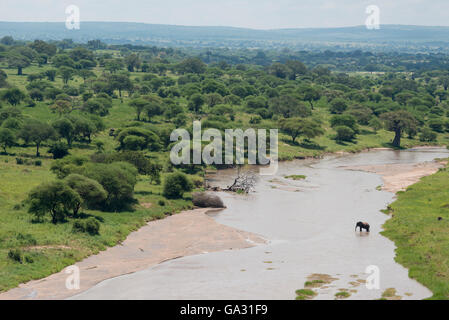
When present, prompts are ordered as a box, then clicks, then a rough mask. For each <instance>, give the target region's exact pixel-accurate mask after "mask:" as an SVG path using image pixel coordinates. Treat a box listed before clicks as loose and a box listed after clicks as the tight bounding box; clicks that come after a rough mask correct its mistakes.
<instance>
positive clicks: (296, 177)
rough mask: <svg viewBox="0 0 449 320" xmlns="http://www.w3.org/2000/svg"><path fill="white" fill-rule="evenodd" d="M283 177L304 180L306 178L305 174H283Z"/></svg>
mask: <svg viewBox="0 0 449 320" xmlns="http://www.w3.org/2000/svg"><path fill="white" fill-rule="evenodd" d="M284 178H285V179H292V180H304V179H305V178H306V176H305V175H302V174H292V175H290V176H285V177H284Z"/></svg>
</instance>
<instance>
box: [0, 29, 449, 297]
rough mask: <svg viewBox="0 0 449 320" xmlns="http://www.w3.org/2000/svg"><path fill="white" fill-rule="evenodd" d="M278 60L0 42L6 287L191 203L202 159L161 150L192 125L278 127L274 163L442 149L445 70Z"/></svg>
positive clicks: (1, 264)
mask: <svg viewBox="0 0 449 320" xmlns="http://www.w3.org/2000/svg"><path fill="white" fill-rule="evenodd" d="M262 53H263V52H262ZM262 53H261V52H254V55H259V54H262ZM236 54H237V53H236ZM270 56H271V55H270ZM281 56H283V55H282V53H279V55H278V56H277V57H273V58H271V61H270V63H266V59H267V58H266V57H265V58H264V59H263V61H264V63H263V64H245V63H241V61H240V62H239V60H238V61H236V62H235V63H232V62H227V61H208V60H207V59H204V58H203V59H201V58H198V57H196V56H195V53H194V51H192V52H189V51H187V52H186V51H183V52H180V51H179V50H175V49H172V48H156V47H145V46H131V45H106V44H103V43H101V42H99V41H93V42H92V41H89V42H88V43H87V44H75V43H73V42H70V41H67V40H65V41H55V42H44V41H40V40H36V41H33V42H22V41H16V40H14V39H12V38H11V37H4V38H2V39H0V148H1V150H2V153H1V154H0V179H1V180H0V181H1V182H0V221H1V222H2V223H1V227H0V291H3V290H6V289H8V288H11V287H14V286H16V285H18V284H19V283H20V282H24V281H27V280H30V279H37V278H41V277H44V276H46V275H49V274H51V273H53V272H56V271H59V270H61V269H62V268H63V267H64V266H67V265H69V264H72V263H74V262H75V261H78V260H80V259H82V258H84V257H86V256H88V255H90V254H93V253H95V252H98V251H99V250H103V249H105V248H106V247H107V246H112V245H115V244H117V243H118V242H120V241H122V240H123V239H124V238H125V237H126V236H127V235H128V234H129V232H131V231H132V230H136V229H137V228H138V227H139V226H141V225H143V224H144V223H145V222H146V221H149V220H152V219H158V218H162V217H164V216H165V215H168V214H171V213H173V212H176V211H179V210H181V209H183V208H187V207H191V205H192V202H191V192H192V191H196V190H201V189H203V188H204V181H203V177H204V173H205V169H206V167H205V166H201V165H182V166H173V165H172V163H171V162H170V160H169V151H170V150H171V147H172V146H173V142H172V141H170V134H171V132H172V131H173V129H175V128H185V129H187V130H188V131H189V132H191V131H192V123H193V121H194V120H201V123H202V128H203V129H207V128H215V129H218V130H220V131H221V132H223V131H224V130H225V129H236V128H239V129H243V130H245V129H248V128H255V129H279V130H280V140H279V156H280V159H281V160H288V159H294V158H304V157H309V156H321V155H323V154H325V153H328V152H337V151H347V152H356V151H361V150H363V149H367V148H374V147H398V148H399V147H407V146H413V145H418V144H420V145H422V144H440V145H441V144H447V142H448V140H449V137H448V132H449V120H448V115H449V100H448V98H449V96H448V93H449V91H448V86H449V73H448V72H447V71H442V70H431V69H423V68H419V69H416V68H415V67H416V66H413V64H410V65H409V67H410V69H407V68H405V70H404V66H401V68H399V67H398V69H397V70H394V68H392V69H391V70H390V71H391V72H389V73H352V74H347V73H343V72H339V71H338V70H334V71H333V72H331V70H330V68H328V67H327V66H325V65H310V64H309V65H305V64H303V63H302V62H300V61H298V60H296V59H293V58H288V57H285V59H284V58H282V59H279V57H281ZM201 57H202V56H201ZM367 57H369V59H373V60H375V59H376V56H375V55H368V56H367ZM408 58H409V59H410V57H408ZM367 59H368V58H367ZM441 59H445V58H444V56H442V57H441ZM206 62H207V63H206ZM372 68H374V69H375V66H373V67H372ZM374 69H372V70H374ZM374 71H375V70H374ZM216 168H220V166H216ZM216 168H214V169H216ZM248 185H250V184H248Z"/></svg>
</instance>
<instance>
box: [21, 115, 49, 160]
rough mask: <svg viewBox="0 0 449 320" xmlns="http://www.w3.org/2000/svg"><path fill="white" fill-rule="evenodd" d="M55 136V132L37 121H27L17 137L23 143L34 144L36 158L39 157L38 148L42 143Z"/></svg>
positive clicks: (47, 125)
mask: <svg viewBox="0 0 449 320" xmlns="http://www.w3.org/2000/svg"><path fill="white" fill-rule="evenodd" d="M55 136H56V132H55V130H54V129H53V127H52V126H50V125H49V124H47V123H44V122H40V121H38V120H28V121H27V122H25V124H24V125H23V127H22V129H21V130H20V132H19V137H20V138H22V139H23V140H24V141H25V143H28V142H34V143H35V144H36V157H39V156H40V153H39V147H40V146H41V144H42V142H45V141H47V140H49V139H53V138H54V137H55Z"/></svg>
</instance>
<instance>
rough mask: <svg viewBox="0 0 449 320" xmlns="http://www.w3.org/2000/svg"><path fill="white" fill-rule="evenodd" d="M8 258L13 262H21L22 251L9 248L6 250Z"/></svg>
mask: <svg viewBox="0 0 449 320" xmlns="http://www.w3.org/2000/svg"><path fill="white" fill-rule="evenodd" d="M8 258H9V259H11V260H13V261H15V262H19V263H22V251H21V250H20V249H11V250H9V252H8Z"/></svg>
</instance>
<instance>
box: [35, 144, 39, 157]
mask: <svg viewBox="0 0 449 320" xmlns="http://www.w3.org/2000/svg"><path fill="white" fill-rule="evenodd" d="M39 156H40V154H39V143H36V157H39Z"/></svg>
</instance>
